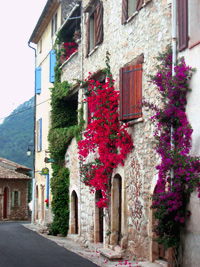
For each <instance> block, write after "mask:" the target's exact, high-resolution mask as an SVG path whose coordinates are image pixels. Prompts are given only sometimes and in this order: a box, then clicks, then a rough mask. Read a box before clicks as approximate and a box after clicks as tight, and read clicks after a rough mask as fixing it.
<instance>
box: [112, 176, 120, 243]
mask: <svg viewBox="0 0 200 267" xmlns="http://www.w3.org/2000/svg"><path fill="white" fill-rule="evenodd" d="M121 238H122V177H121V176H120V175H119V174H116V175H115V176H114V178H113V182H112V187H111V237H110V244H111V245H118V244H119V243H120V241H121Z"/></svg>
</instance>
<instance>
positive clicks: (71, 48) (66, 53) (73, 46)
mask: <svg viewBox="0 0 200 267" xmlns="http://www.w3.org/2000/svg"><path fill="white" fill-rule="evenodd" d="M77 50H78V44H77V43H75V42H67V43H64V48H63V49H62V52H63V53H62V55H61V61H62V63H63V62H64V61H66V60H67V59H68V58H69V57H70V56H71V55H72V54H73V53H74V52H76V51H77Z"/></svg>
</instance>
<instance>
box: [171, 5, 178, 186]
mask: <svg viewBox="0 0 200 267" xmlns="http://www.w3.org/2000/svg"><path fill="white" fill-rule="evenodd" d="M176 21H177V2H176V0H172V77H174V76H175V66H176V59H177V56H176V52H177V51H176V41H177V32H176ZM173 134H174V128H173V126H172V125H171V149H172V150H174V141H173ZM173 179H174V169H173V168H171V185H172V183H173Z"/></svg>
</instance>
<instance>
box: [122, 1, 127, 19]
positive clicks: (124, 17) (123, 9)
mask: <svg viewBox="0 0 200 267" xmlns="http://www.w3.org/2000/svg"><path fill="white" fill-rule="evenodd" d="M127 19H128V0H122V24H124V23H126V21H127Z"/></svg>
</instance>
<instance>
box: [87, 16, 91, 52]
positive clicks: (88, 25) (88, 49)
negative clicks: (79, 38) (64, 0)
mask: <svg viewBox="0 0 200 267" xmlns="http://www.w3.org/2000/svg"><path fill="white" fill-rule="evenodd" d="M89 52H90V18H88V20H87V25H86V56H88V54H89Z"/></svg>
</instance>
